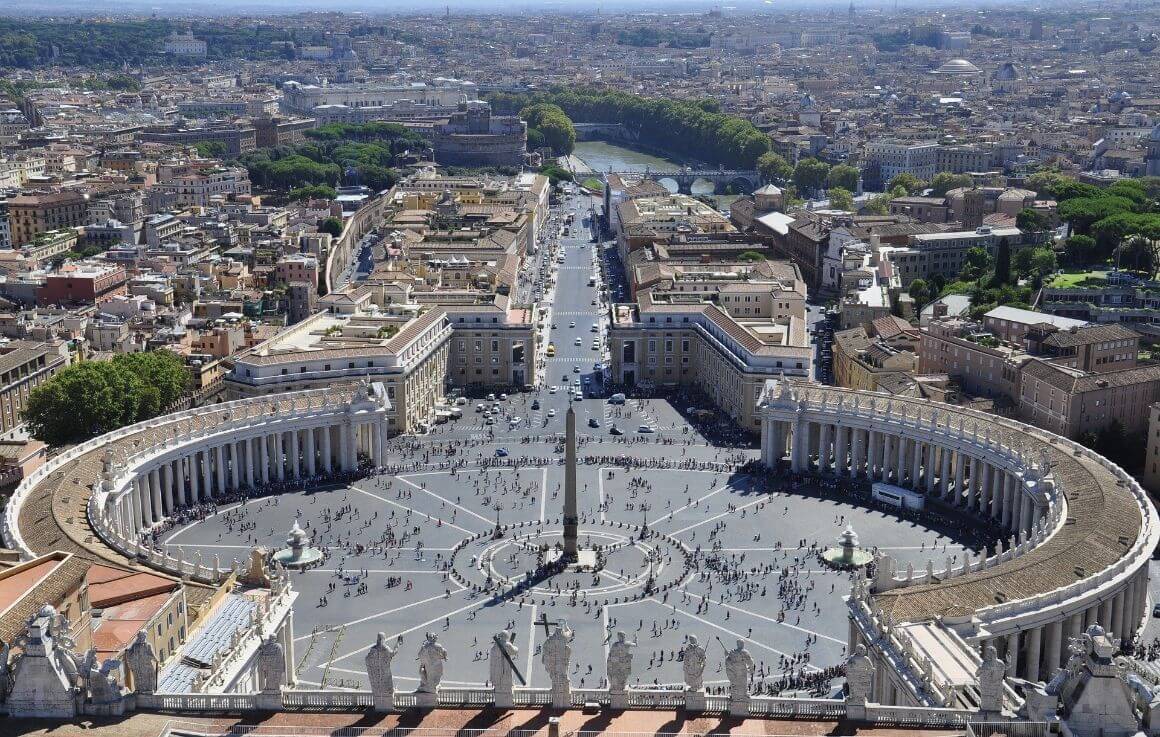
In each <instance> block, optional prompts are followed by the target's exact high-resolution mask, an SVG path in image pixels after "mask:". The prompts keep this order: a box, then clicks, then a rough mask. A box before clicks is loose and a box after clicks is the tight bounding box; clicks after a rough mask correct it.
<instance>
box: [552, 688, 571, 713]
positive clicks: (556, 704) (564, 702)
mask: <svg viewBox="0 0 1160 737" xmlns="http://www.w3.org/2000/svg"><path fill="white" fill-rule="evenodd" d="M552 708H553V709H571V708H572V688H571V687H570V686H565V687H564V688H553V689H552Z"/></svg>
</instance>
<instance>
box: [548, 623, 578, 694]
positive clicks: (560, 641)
mask: <svg viewBox="0 0 1160 737" xmlns="http://www.w3.org/2000/svg"><path fill="white" fill-rule="evenodd" d="M571 660H572V646H571V645H569V644H568V635H567V634H566V633H565V632H564V627H563V626H561V625H560V624H557V625H556V629H555V630H553V631H552V634H551V635H549V636H548V639H546V640H544V646H543V648H542V651H541V653H540V662H541V663H543V665H544V670H546V671H548V678H549V680H551V682H552V690H553V691H559V690H567V689H568V688H569V683H568V664H569V663H570V662H571Z"/></svg>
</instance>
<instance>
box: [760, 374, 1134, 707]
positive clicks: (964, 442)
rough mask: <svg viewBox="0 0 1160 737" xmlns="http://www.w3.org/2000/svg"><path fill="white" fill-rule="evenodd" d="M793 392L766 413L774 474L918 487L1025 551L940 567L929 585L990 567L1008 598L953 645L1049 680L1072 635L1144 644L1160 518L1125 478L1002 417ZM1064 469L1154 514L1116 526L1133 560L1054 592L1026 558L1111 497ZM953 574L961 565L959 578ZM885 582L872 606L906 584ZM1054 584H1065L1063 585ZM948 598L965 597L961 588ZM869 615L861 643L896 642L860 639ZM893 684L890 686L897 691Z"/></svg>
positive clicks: (1081, 571) (966, 626)
mask: <svg viewBox="0 0 1160 737" xmlns="http://www.w3.org/2000/svg"><path fill="white" fill-rule="evenodd" d="M779 383H780V386H775V387H773V389H775V390H780V393H779V394H778V395H777V396H775V395H774V394H773V392H772V391H771V392H770V393H768V394H767V396H766V398H765V400H764V401H763V403H762V406H761V420H762V435H761V459H762V462H763V463H764V464H765V465H766V466H768V467H771V468H776V467H780V466H782V465H783V464H786V463H788V466H789V468H791V469H792V470H793V471H794V472H797V473H818V474H822V475H836V476H848V477H851V478H858V479H864V480H866V481H868V482H883V483H888V484H891V485H892V486H897V487H901V488H905V489H908V490H910V491H911V492H916V493H919V494H921V495H922V496H923V497H924V499H925V500H926V501H927V502H928V503H929V502H932V501H933V502H937V503H939V504H945V505H946V506H947V507H950V508H954V509H958V510H960V511H962V512H963V513H964V514H968V515H970V516H974V517H976V518H980V519H984V520H988V521H990V522H991V523H993V524H995V525H998V526H1000V527H1001V528H1002V529H1004V530H1006V531H1008V532H1009V533H1010V538H1011V541H1012V542H1016V543H1017V544H1016V545H1015V546H1014V547H1011V549H1007V550H1005V551H1004V552H1003V553H1002V554H997V555H995V556H994V557H992V558H989V559H987V560H986V561H984V560H983V559H979V560H978V562H977V563H971V564H970V566H977V567H969V566H968V565H966V564H965V565H964V566H963V567H962V570H961V572H960V571H959V569H955V572H954V573H953V574H951V573H948V574H946V575H943V574H942V573H941V572H940V573H939V574H938V575H937V576H934V575H933V574H931V573H930V568H929V565H928V573H927V575H926V576H925V577H923V578H922V579H920V581H921V583H925V584H926V585H927V586H931V585H933V586H955V585H957V584H956V583H955V582H956V581H959V580H963V579H962V577H963V576H973V575H974V574H975V572H976V571H982V570H983V569H986V570H987V571H988V573H987V574H985V575H986V577H987V580H988V581H990V583H988V584H986V585H985V587H984V588H985V589H994V591H995V599H994V603H993V605H992V606H993V608H994V611H988V607H987V606H983V607H982V609H979V610H978V611H976V612H975V613H974V614H973V616H972V617H970V618H969V620H965V621H963V622H962V623H956V624H953V625H951V624H947V625H946V626H947V627H948V628H951V629H954V630H955V632H956V634H955V635H954V636H953V637H948V639H947V642H969V643H970V646H971V647H972V649H976V651H977V652H976V655H978V654H981V653H982V652H984V651H985V648H986V646H988V645H993V646H994V647H995V649H996V652H997V653H998V655H999V657H1000V658H1002V659H1003V661H1004V662H1005V663H1006V667H1007V670H1008V674H1009V675H1011V676H1018V677H1020V678H1025V679H1028V680H1031V681H1038V680H1046V679H1049V678H1050V677H1051V676H1052V675H1053V674H1054V672H1055V670H1056V669H1057V668H1059V667H1061V666H1062V665H1063V664H1064V663H1065V662H1066V660H1067V658H1068V657H1069V648H1068V645H1069V642H1070V640H1071V639H1072V638H1075V637H1078V636H1080V634H1081V633H1083V632H1084V631H1085V630H1086V629H1087V628H1088V627H1090V626H1092V625H1096V624H1098V625H1099V626H1101V627H1103V628H1104V630H1105V632H1109V633H1113V634H1114V635H1115V636H1116V637H1118V638H1120V639H1122V640H1123V641H1125V642H1130V641H1131V640H1132V639H1133V638H1134V637H1135V634H1136V632H1137V631H1138V629H1139V627H1140V624H1141V622H1142V620H1143V619H1144V617H1145V616H1146V615H1147V611H1148V606H1149V602H1148V565H1147V560H1148V556H1149V554H1150V552H1151V550H1152V548H1153V547H1155V544H1156V543H1155V541H1156V540H1157V525H1156V512H1155V509H1154V508H1153V507H1152V505H1151V504H1150V503H1149V502H1148V501H1147V498H1146V495H1145V494H1144V492H1143V490H1142V489H1140V488H1139V485H1138V484H1137V483H1136V482H1135V480H1134V479H1132V478H1131V477H1130V476H1129V475H1128V474H1126V473H1125V472H1124V471H1123V470H1122V469H1119V468H1118V467H1115V466H1114V465H1112V464H1110V463H1108V462H1107V461H1106V460H1104V459H1101V458H1099V457H1098V456H1096V455H1095V454H1093V453H1091V452H1090V451H1088V450H1086V449H1082V448H1079V446H1076V445H1075V444H1074V443H1070V441H1067V440H1066V439H1063V438H1054V439H1053V438H1051V437H1050V436H1047V437H1045V436H1043V435H1042V434H1041V433H1042V431H1040V430H1037V429H1036V428H1032V427H1024V426H1021V425H1018V424H1017V423H1012V422H1009V421H1003V420H1001V419H1000V418H985V417H983V416H980V415H978V414H977V413H970V412H965V411H961V410H957V409H954V408H943V407H940V406H938V405H933V404H931V403H917V402H914V401H910V402H908V401H906V400H891V399H889V398H885V397H883V398H877V397H874V396H872V395H865V394H864V393H861V392H855V391H850V390H843V389H835V388H832V387H816V386H803V387H802V388H800V389H797V388H795V387H794V386H792V385H791V384H789V383H788V382H785V380H782V381H781V382H779ZM1052 446H1054V448H1053V447H1052ZM1061 453H1062V457H1061V455H1060V454H1061ZM1084 455H1086V461H1085V463H1084V465H1083V466H1082V467H1080V466H1077V463H1076V460H1075V459H1074V458H1073V457H1074V456H1084ZM1053 458H1054V460H1052V459H1053ZM1056 463H1062V464H1064V465H1065V466H1066V467H1067V468H1068V469H1069V470H1068V472H1067V473H1070V474H1071V475H1070V476H1065V477H1064V478H1066V479H1068V480H1069V483H1071V484H1073V485H1074V484H1077V483H1083V484H1087V487H1084V488H1086V489H1090V488H1099V489H1101V490H1102V493H1106V494H1125V495H1129V498H1131V499H1132V502H1131V506H1133V507H1135V508H1136V509H1137V510H1138V511H1139V513H1140V514H1141V519H1140V521H1139V526H1138V527H1133V524H1132V522H1131V520H1128V519H1126V518H1125V519H1124V521H1123V523H1122V524H1121V523H1120V520H1119V519H1114V520H1113V519H1109V525H1112V527H1116V526H1117V525H1118V526H1120V527H1122V528H1123V529H1124V530H1125V533H1124V535H1122V536H1121V538H1120V543H1119V544H1120V545H1123V546H1124V550H1123V553H1122V555H1123V556H1124V557H1123V558H1121V559H1120V560H1119V561H1116V560H1115V559H1113V563H1112V564H1111V565H1110V566H1109V565H1108V564H1107V563H1104V564H1103V565H1102V566H1101V567H1097V568H1095V569H1094V570H1090V569H1086V568H1084V567H1081V566H1080V565H1076V566H1075V567H1074V570H1072V568H1070V567H1069V568H1068V569H1067V575H1065V576H1052V577H1051V579H1044V580H1042V590H1040V589H1039V586H1040V584H1039V583H1038V581H1037V580H1028V579H1027V572H1026V570H1025V568H1024V567H1022V566H1019V564H1018V563H1015V562H1014V561H1017V560H1018V558H1019V556H1022V555H1033V554H1035V550H1036V547H1037V545H1040V544H1045V543H1047V541H1049V540H1050V539H1051V537H1052V535H1054V534H1056V532H1057V531H1062V530H1066V529H1069V528H1068V527H1067V525H1068V524H1071V523H1072V522H1074V519H1075V517H1076V516H1077V515H1082V514H1084V512H1085V505H1084V504H1085V502H1086V501H1087V500H1089V499H1093V500H1094V499H1096V498H1098V497H1096V496H1094V495H1093V494H1092V493H1091V492H1090V491H1089V492H1088V493H1087V496H1084V495H1083V494H1082V492H1083V489H1080V490H1079V491H1078V492H1077V490H1076V489H1074V488H1073V489H1072V492H1076V493H1079V494H1080V496H1077V497H1076V499H1071V498H1070V497H1068V496H1066V494H1065V492H1066V491H1067V489H1066V488H1060V487H1059V486H1057V478H1058V473H1057V472H1058V470H1059V469H1058V468H1057V467H1056ZM1089 505H1090V506H1091V508H1092V509H1093V510H1097V512H1094V513H1098V510H1101V509H1104V508H1105V507H1104V506H1102V505H1100V504H1098V503H1090V502H1089ZM1052 528H1054V529H1052ZM1109 529H1111V528H1109ZM1149 541H1153V542H1151V543H1149ZM1004 547H1010V546H1008V545H1005V546H1004ZM882 563H883V565H888V564H889V561H888V560H885V559H884V561H883V562H882ZM968 563H970V561H968ZM1009 565H1010V566H1017V567H1020V569H1021V572H1018V573H1017V572H1015V569H1014V568H1012V574H1011V575H1012V576H1014V578H1011V579H1010V580H1009V581H1007V580H1003V581H1002V582H1001V579H999V578H996V576H1000V575H1003V569H1004V568H1005V567H1006V566H1009ZM1037 565H1043V566H1044V572H1045V574H1046V573H1048V572H1049V569H1050V566H1051V565H1052V564H1051V562H1050V561H1049V560H1041V561H1038V562H1037ZM1058 565H1062V566H1066V565H1068V564H1067V563H1066V562H1060V563H1059V564H1058ZM949 566H950V561H949V560H948V571H949V570H950V568H949ZM880 574H881V571H880V572H879V575H876V577H875V581H876V583H875V584H874V586H875V588H874V589H873V590H872V591H871V590H870V589H869V586H870V585H871V584H870V583H869V582H867V583H866V586H867V591H866V592H863V593H862V594H860V595H861V596H869V597H870V598H867V599H866V601H865V602H864V604H865V605H867V606H873V603H872V602H873V597H875V596H877V595H881V594H883V593H884V592H887V591H890V587H891V586H892V585H894V584H892V583H891V581H890V580H886V581H885V582H883V581H882V580H881V579H882V576H881V575H880ZM888 578H889V577H888ZM1054 580H1059V581H1061V582H1062V583H1055V584H1052V583H1051V581H1054ZM878 584H883V585H884V586H885V588H879V587H878ZM904 585H905V584H904ZM1008 586H1010V587H1011V588H1008ZM856 590H857V586H856ZM902 590H903V591H905V590H906V589H905V588H903V589H902ZM924 591H925V589H924ZM977 593H978V592H977ZM977 593H976V598H979V597H978V595H977ZM1013 595H1019V596H1018V598H1016V596H1013ZM915 596H919V597H922V596H929V597H935V598H937V597H938V596H939V594H938V593H937V592H935V591H932V592H930V593H929V594H925V593H922V592H921V591H920V592H917V593H916V594H915ZM947 597H948V598H947V601H953V600H954V597H953V595H952V593H951V591H950V590H949V589H948V592H947ZM853 598H856V597H852V599H853ZM855 606H856V604H851V607H852V608H854V607H855ZM937 608H938V607H937V606H935V607H928V609H930V610H931V611H936V610H937ZM867 611H869V610H867ZM891 616H893V615H891ZM955 616H956V617H957V616H958V615H957V614H956V615H955ZM855 619H857V618H852V620H851V642H850V647H851V648H853V647H854V646H855V645H856V644H859V643H862V644H868V643H873V642H882V641H883V639H882V637H881V635H882V632H881V631H866V632H859V627H855V626H854V624H855ZM863 619H865V618H863ZM869 619H871V620H874V621H877V619H874V618H873V617H871V618H869ZM952 619H953V617H952ZM859 621H860V620H859ZM868 621H869V620H868ZM883 621H887V620H883ZM893 624H899V622H894V621H893V619H890V620H889V621H888V622H887V624H886V626H887V627H890V626H891V625H893ZM934 624H938V623H937V621H936V622H935V623H934ZM865 626H871V625H865ZM876 626H877V625H873V626H872V628H873V627H876ZM940 626H941V625H940ZM911 657H915V656H914V654H913V653H912V654H911ZM902 659H903V660H905V659H906V658H905V657H903V658H902ZM888 660H889V659H886V658H884V659H882V662H881V663H880V665H881V666H882V667H888V666H887V661H888ZM883 675H885V674H883ZM890 682H891V679H888V678H885V677H883V678H880V679H879V683H880V684H882V687H883V688H884V689H885V688H886V687H887V686H886V684H889V683H890ZM896 690H897V689H895V691H896ZM894 695H896V696H897V693H895V694H894ZM877 696H879V697H881V698H882V699H883V700H884V701H883V702H884V703H890V702H891V700H892V699H891V695H890V694H888V693H880V694H877Z"/></svg>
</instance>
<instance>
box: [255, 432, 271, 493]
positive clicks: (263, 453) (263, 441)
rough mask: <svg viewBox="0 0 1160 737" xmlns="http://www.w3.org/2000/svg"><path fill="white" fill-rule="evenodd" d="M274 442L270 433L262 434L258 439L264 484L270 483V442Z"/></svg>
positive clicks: (259, 460) (259, 459) (259, 465)
mask: <svg viewBox="0 0 1160 737" xmlns="http://www.w3.org/2000/svg"><path fill="white" fill-rule="evenodd" d="M271 442H274V440H273V439H271V438H270V435H268V434H267V435H262V436H261V438H259V439H258V469H259V470H260V471H261V475H260V476H261V479H262V484H263V485H266V484H269V483H270V443H271Z"/></svg>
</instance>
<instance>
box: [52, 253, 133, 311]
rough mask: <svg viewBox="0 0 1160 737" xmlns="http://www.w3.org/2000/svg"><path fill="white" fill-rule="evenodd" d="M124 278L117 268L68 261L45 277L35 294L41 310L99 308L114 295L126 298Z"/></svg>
mask: <svg viewBox="0 0 1160 737" xmlns="http://www.w3.org/2000/svg"><path fill="white" fill-rule="evenodd" d="M127 282H128V275H127V274H126V273H125V270H124V269H123V268H121V267H120V266H110V265H108V264H105V263H103V262H98V261H92V262H89V261H71V262H68V263H65V264H64V265H63V266H61V267H60V268H59V269H58V270H56V271H54V272H51V273H48V274H45V276H44V283H43V284H41V285H40V286H39V287H38V288H37V290H36V302H37V304H39V305H41V306H47V305H70V304H86V305H92V304H101V303H102V302H105V301H108V300H110V299H112V298H113V297H114V296H116V295H120V294H128V288H127V286H126V284H127Z"/></svg>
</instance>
